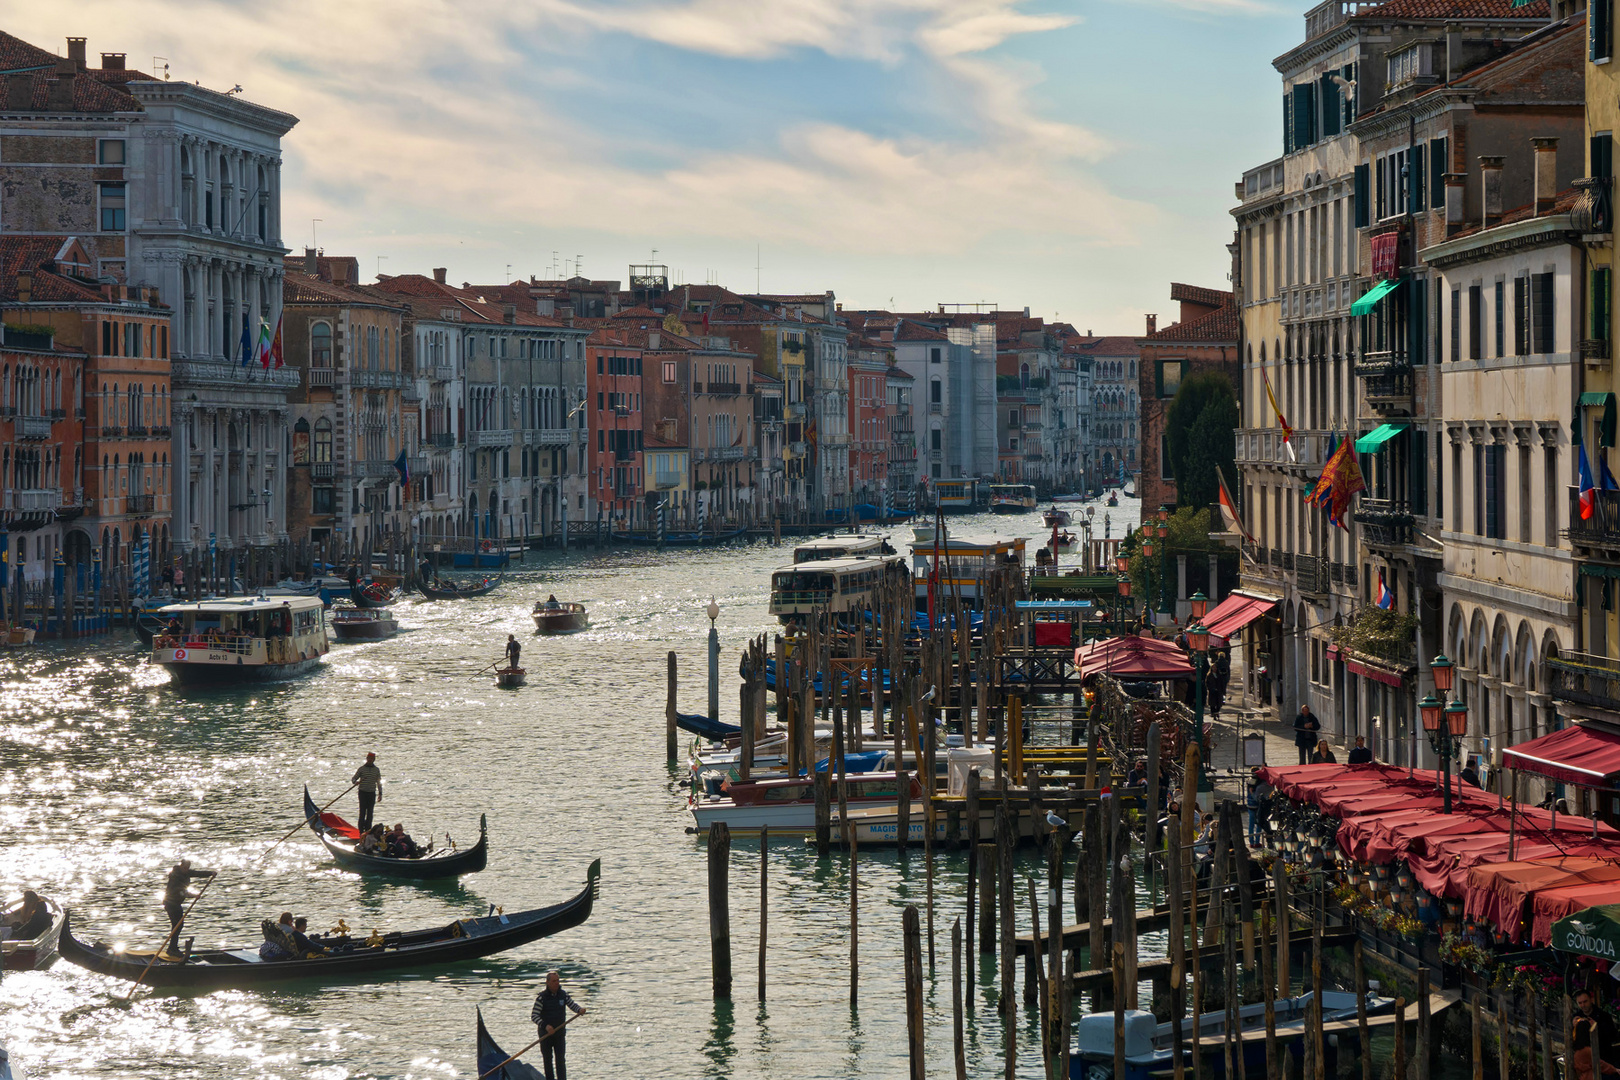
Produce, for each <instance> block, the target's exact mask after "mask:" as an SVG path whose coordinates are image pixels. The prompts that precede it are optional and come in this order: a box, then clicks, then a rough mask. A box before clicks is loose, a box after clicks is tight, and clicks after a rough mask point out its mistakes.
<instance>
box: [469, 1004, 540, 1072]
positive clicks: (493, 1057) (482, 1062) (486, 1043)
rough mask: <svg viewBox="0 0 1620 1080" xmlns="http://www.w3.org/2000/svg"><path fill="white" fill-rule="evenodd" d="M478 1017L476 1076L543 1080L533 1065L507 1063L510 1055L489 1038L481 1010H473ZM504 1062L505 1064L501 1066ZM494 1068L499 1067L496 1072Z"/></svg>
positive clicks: (516, 1062) (517, 1062) (515, 1062)
mask: <svg viewBox="0 0 1620 1080" xmlns="http://www.w3.org/2000/svg"><path fill="white" fill-rule="evenodd" d="M473 1011H474V1012H475V1013H476V1014H477V1016H478V1075H479V1076H481V1077H483V1078H484V1080H544V1076H543V1074H542V1073H541V1072H540V1070H539V1069H536V1068H535V1067H534V1066H533V1065H529V1064H526V1063H524V1062H522V1061H507V1060H506V1059H507V1058H509V1057H511V1056H512V1055H510V1054H508V1053H507V1052H506V1051H505V1050H502V1049H501V1048H500V1045H499V1044H498V1043H496V1042H495V1040H494V1039H492V1038H490V1036H489V1029H487V1028H486V1027H484V1014H483V1011H482V1010H479V1009H474V1010H473ZM503 1062H505V1064H502V1063H503ZM496 1066H500V1068H499V1070H498V1071H491V1070H495V1069H496Z"/></svg>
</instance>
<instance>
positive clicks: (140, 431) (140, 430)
mask: <svg viewBox="0 0 1620 1080" xmlns="http://www.w3.org/2000/svg"><path fill="white" fill-rule="evenodd" d="M127 434H128V435H129V437H130V438H132V439H144V438H146V436H147V435H148V434H150V432H149V431H148V429H147V427H146V425H145V424H131V425H129V428H128V430H127Z"/></svg>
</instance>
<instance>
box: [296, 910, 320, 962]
mask: <svg viewBox="0 0 1620 1080" xmlns="http://www.w3.org/2000/svg"><path fill="white" fill-rule="evenodd" d="M308 930H309V920H308V919H306V918H304V917H303V916H302V915H300V916H298V918H296V919H294V920H293V930H292V939H293V944H294V945H296V946H298V959H300V960H307V959H308V958H310V957H311V956H325V955H326V950H325V949H323V948H321V947H320V946H319V945H317V944H315V943H314V942H313V941H311V940H309V934H308V933H307V932H306V931H308Z"/></svg>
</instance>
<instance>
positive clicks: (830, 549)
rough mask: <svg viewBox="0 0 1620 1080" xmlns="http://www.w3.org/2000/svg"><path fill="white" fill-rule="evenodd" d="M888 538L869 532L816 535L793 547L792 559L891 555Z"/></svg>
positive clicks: (808, 559)
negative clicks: (812, 538)
mask: <svg viewBox="0 0 1620 1080" xmlns="http://www.w3.org/2000/svg"><path fill="white" fill-rule="evenodd" d="M893 554H894V548H892V547H890V546H889V542H888V538H887V537H883V536H874V535H872V534H870V533H847V534H845V535H843V536H818V537H816V538H815V539H814V540H806V541H805V542H804V543H802V544H800V545H798V546H797V547H795V548H794V549H793V561H794V562H796V563H802V562H823V561H825V560H827V559H858V558H868V557H871V556H873V555H893Z"/></svg>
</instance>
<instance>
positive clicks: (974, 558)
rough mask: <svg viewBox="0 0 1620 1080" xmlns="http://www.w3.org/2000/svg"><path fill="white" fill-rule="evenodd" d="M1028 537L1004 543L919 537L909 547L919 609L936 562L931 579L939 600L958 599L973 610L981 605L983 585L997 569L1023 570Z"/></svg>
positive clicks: (974, 539) (1001, 541) (998, 541)
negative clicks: (935, 569) (935, 570)
mask: <svg viewBox="0 0 1620 1080" xmlns="http://www.w3.org/2000/svg"><path fill="white" fill-rule="evenodd" d="M1028 543H1029V539H1028V537H1023V536H1017V537H1012V538H1010V539H1006V540H998V539H991V538H974V537H965V536H952V535H950V534H947V535H946V536H944V537H943V538H919V539H918V541H917V542H916V543H914V544H912V545H911V564H912V582H913V584H914V585H915V588H916V596H917V601H918V608H919V610H923V611H926V610H927V601H928V590H929V583H930V579H931V578H933V570H934V564H935V561H936V560H937V561H938V563H939V576H938V577H937V579H933V589H934V596H935V598H936V599H939V600H951V601H954V600H955V598H957V597H960V598H961V600H962V602H963V603H964V604H966V605H967V606H969V607H970V608H973V609H975V610H977V609H979V608H982V607H983V606H984V589H985V582H987V581H988V580H989V579H990V576H991V575H992V574H993V573H994V572H995V571H996V570H998V569H1001V568H1004V567H1015V568H1017V570H1018V572H1019V573H1020V574H1022V573H1023V570H1024V548H1025V546H1026V545H1027V544H1028Z"/></svg>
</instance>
